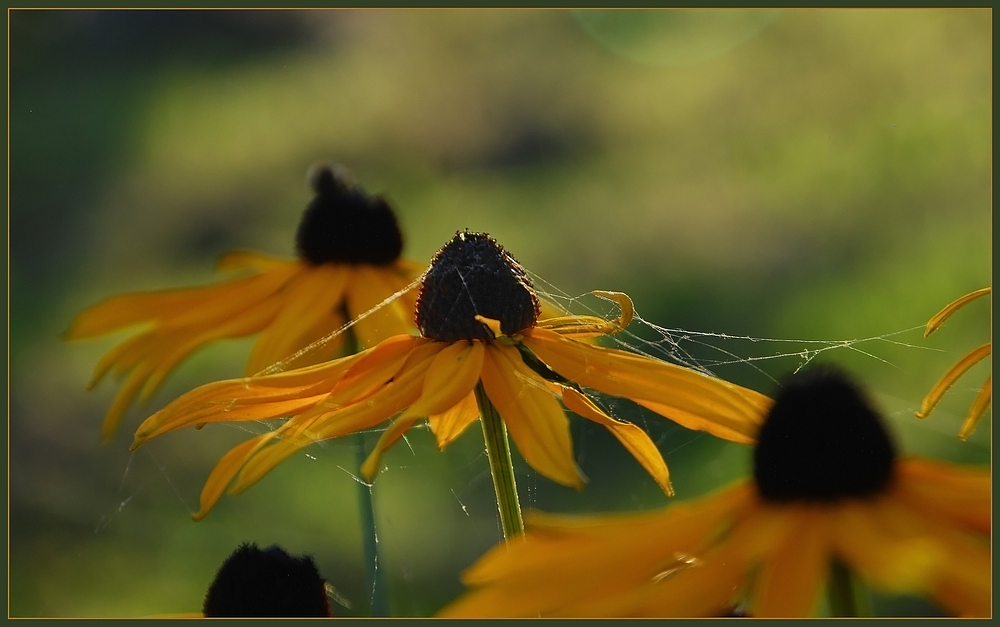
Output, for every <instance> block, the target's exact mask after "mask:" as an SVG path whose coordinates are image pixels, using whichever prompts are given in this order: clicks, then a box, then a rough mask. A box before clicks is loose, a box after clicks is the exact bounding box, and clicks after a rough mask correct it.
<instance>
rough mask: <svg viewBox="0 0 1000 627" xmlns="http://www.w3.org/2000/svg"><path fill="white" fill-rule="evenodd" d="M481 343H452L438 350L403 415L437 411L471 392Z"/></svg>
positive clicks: (480, 362) (480, 361) (480, 365)
mask: <svg viewBox="0 0 1000 627" xmlns="http://www.w3.org/2000/svg"><path fill="white" fill-rule="evenodd" d="M485 352H486V349H485V344H484V343H483V342H456V343H454V344H449V345H447V346H445V347H444V348H442V349H441V352H439V353H438V354H437V355H436V356H435V357H434V360H433V361H432V362H431V365H430V368H429V369H428V370H427V376H426V378H425V379H424V389H423V391H422V392H421V394H420V398H419V399H418V400H417V402H415V403H414V404H413V405H412V406H410V408H409V409H407V410H406V412H405V415H407V416H413V417H426V416H430V415H433V414H441V413H443V412H446V411H448V410H449V409H451V408H452V407H455V406H456V405H458V404H459V402H461V400H462V399H463V398H464V397H466V396H468V395H469V394H470V393H471V392H472V388H473V387H475V385H476V382H477V381H479V374H480V373H481V372H482V369H483V355H484V354H485Z"/></svg>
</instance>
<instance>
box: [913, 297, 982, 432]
mask: <svg viewBox="0 0 1000 627" xmlns="http://www.w3.org/2000/svg"><path fill="white" fill-rule="evenodd" d="M991 291H992V288H989V287H984V288H982V289H978V290H976V291H974V292H970V293H968V294H966V295H965V296H962V297H960V298H957V299H955V300H954V301H952V302H951V303H948V305H946V306H945V308H944V309H942V310H941V311H939V312H937V313H936V314H934V316H933V317H932V318H931V319H930V320H928V321H927V326H926V327H925V328H924V337H927V336H929V335H930V334H931V333H934V331H936V330H937V329H938V327H940V326H941V325H942V324H944V321H945V320H947V319H948V318H949V317H950V316H951V314H953V313H955V312H956V311H958V310H959V309H961V308H962V307H964V306H965V305H967V304H968V303H970V302H971V301H973V300H975V299H977V298H979V297H980V296H986V295H987V294H989V293H990V292H991ZM992 350H993V343H992V342H987V343H986V344H983V345H982V346H980V347H979V348H977V349H975V350H973V351H971V352H970V353H969V354H967V355H966V356H965V357H963V358H962V359H960V360H959V361H958V363H957V364H955V365H954V366H952V367H951V369H950V370H948V372H946V373H945V374H944V376H943V377H941V379H940V380H939V381H938V382H937V384H935V385H934V387H933V388H931V391H930V392H928V393H927V396H925V397H924V400H923V402H922V403H920V411H918V412H917V417H918V418H926V417H927V416H929V415H930V413H931V411H932V410H933V409H934V407H935V406H936V405H937V404H938V402H939V401H940V400H941V397H943V396H944V394H945V392H947V391H948V388H950V387H951V386H952V384H954V383H955V381H957V380H958V378H959V377H961V376H962V375H963V374H965V372H966V371H967V370H968V369H969V368H971V367H972V366H974V365H975V364H977V363H978V362H980V361H981V360H983V359H985V358H986V357H988V356H989V354H990V353H991V352H992ZM992 383H993V375H992V374H990V376H988V377H986V383H984V384H983V387H982V389H981V390H979V394H977V395H976V398H975V400H974V401H972V406H971V407H969V413H968V414H966V416H965V420H964V421H963V422H962V426H961V428H960V429H959V431H958V437H960V438H962V439H963V440H964V439H966V438H967V437H969V436H970V435H972V432H973V431H975V430H976V426H977V425H978V424H979V421H980V420H982V419H983V415H984V414H985V413H986V409H987V408H988V407H989V406H990V402H991V401H992V399H993V385H992Z"/></svg>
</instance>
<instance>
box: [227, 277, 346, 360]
mask: <svg viewBox="0 0 1000 627" xmlns="http://www.w3.org/2000/svg"><path fill="white" fill-rule="evenodd" d="M347 276H348V268H346V267H344V266H340V265H336V264H323V265H319V266H310V267H309V268H308V269H307V270H305V271H303V272H301V273H299V275H298V276H296V277H295V279H294V280H292V281H290V282H289V283H288V284H287V285H286V286H285V288H284V293H283V294H282V305H281V309H280V311H279V312H278V313H277V316H276V317H275V318H274V322H273V323H272V324H270V325H268V327H267V328H266V329H264V330H263V331H262V332H261V334H260V335H259V336H258V337H257V340H256V342H254V345H253V349H252V350H251V351H250V357H249V359H248V361H247V366H246V374H248V375H252V374H256V373H258V372H261V371H262V370H264V369H265V368H267V367H268V366H270V365H272V364H274V363H277V362H279V361H281V360H284V359H286V358H288V357H291V356H292V355H293V354H295V352H296V351H298V350H299V349H302V348H303V347H305V346H307V345H308V344H309V343H310V342H312V341H314V340H316V339H318V336H312V337H308V336H307V334H308V333H309V332H310V331H311V330H312V329H313V328H314V327H315V326H316V324H317V322H318V321H320V320H323V319H327V320H328V319H329V318H330V317H331V316H332V315H333V314H334V313H335V311H336V309H337V308H338V307H339V306H340V303H341V300H342V298H343V292H344V286H345V285H346V283H347ZM338 317H339V316H338ZM332 330H333V329H329V330H328V331H327V332H329V331H332ZM296 363H297V364H298V365H304V363H307V362H296ZM313 363H315V362H313Z"/></svg>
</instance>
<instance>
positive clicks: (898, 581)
mask: <svg viewBox="0 0 1000 627" xmlns="http://www.w3.org/2000/svg"><path fill="white" fill-rule="evenodd" d="M832 528H833V529H834V531H835V535H834V543H835V546H836V549H837V553H838V554H839V555H840V557H841V559H842V561H843V562H844V563H845V564H846V565H847V566H848V568H850V569H851V570H854V571H856V572H858V573H860V574H861V575H862V576H864V577H867V578H869V579H870V580H871V581H872V582H873V583H875V584H876V585H878V586H879V587H881V588H884V589H886V590H889V591H891V592H900V593H901V592H919V591H922V590H926V589H927V588H928V587H929V585H930V582H931V581H932V580H933V578H934V576H935V574H936V572H937V571H939V570H940V568H941V567H942V565H943V564H944V563H945V562H947V560H948V559H949V556H948V554H947V552H946V550H945V545H944V544H943V543H942V542H941V541H940V539H939V538H935V537H934V536H933V535H932V534H929V533H927V532H928V525H927V523H926V522H924V521H923V520H922V519H921V518H920V517H919V516H917V515H915V514H914V512H913V511H912V510H910V509H908V508H906V507H905V506H903V505H902V504H898V503H896V502H894V501H893V500H892V499H889V498H885V497H883V498H880V499H876V500H874V501H856V500H855V501H848V502H846V503H844V504H843V505H842V506H841V507H840V508H839V509H838V512H837V518H836V519H835V520H834V522H833V527H832Z"/></svg>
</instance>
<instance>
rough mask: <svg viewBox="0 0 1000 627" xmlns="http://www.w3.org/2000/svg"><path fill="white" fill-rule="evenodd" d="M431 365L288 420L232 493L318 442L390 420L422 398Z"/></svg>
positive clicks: (252, 460) (424, 364)
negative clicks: (323, 410)
mask: <svg viewBox="0 0 1000 627" xmlns="http://www.w3.org/2000/svg"><path fill="white" fill-rule="evenodd" d="M429 366H430V359H425V360H423V361H421V362H418V363H415V364H413V366H412V367H410V368H405V369H404V370H403V371H402V372H401V373H400V374H399V376H398V377H396V378H395V379H393V381H392V382H390V383H387V384H385V385H384V386H383V387H382V389H380V390H379V391H378V392H375V393H374V394H372V395H371V396H368V397H366V398H364V399H363V400H361V401H359V402H356V403H354V404H351V405H347V406H344V407H342V408H339V409H336V410H334V411H330V412H327V413H325V414H317V415H315V416H313V417H309V418H305V414H303V415H300V416H297V417H295V418H293V419H291V420H289V421H288V422H287V423H285V424H284V425H282V426H281V427H280V428H279V429H278V430H276V431H275V432H274V433H275V434H276V438H280V440H278V441H276V442H275V443H274V444H272V445H271V446H269V447H267V448H264V449H261V450H258V451H256V452H255V453H254V454H253V456H252V457H250V458H249V459H247V461H246V464H245V465H244V467H243V469H242V470H241V471H240V474H239V477H237V479H236V482H235V483H234V484H233V487H232V489H231V492H232V493H233V494H238V493H239V492H242V491H243V490H246V489H247V488H249V487H250V486H252V485H253V484H254V483H256V482H257V481H259V480H260V479H261V478H262V477H263V476H264V475H265V474H267V473H268V472H270V471H271V469H273V468H274V467H275V466H277V465H278V464H279V463H281V462H282V461H284V460H285V459H287V458H288V457H289V456H290V455H292V454H294V453H295V452H297V451H299V450H301V449H303V448H305V447H307V446H309V445H311V444H314V443H315V442H319V441H322V440H329V439H331V438H337V437H341V436H344V435H348V434H350V433H355V432H357V431H361V430H362V429H369V428H371V427H374V426H376V425H378V424H379V423H381V422H384V421H386V420H388V419H389V418H390V417H392V416H393V415H395V414H397V413H399V412H400V411H402V410H403V409H404V408H406V407H407V406H409V405H410V404H412V403H413V402H414V401H415V400H416V399H417V398H418V397H419V396H420V390H421V387H422V384H423V377H424V375H425V374H426V372H427V368H428V367H429Z"/></svg>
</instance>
